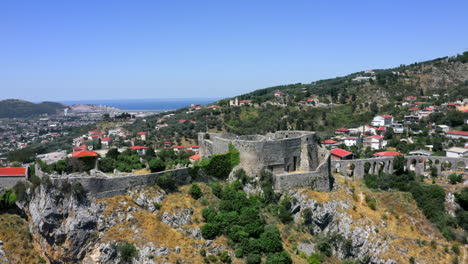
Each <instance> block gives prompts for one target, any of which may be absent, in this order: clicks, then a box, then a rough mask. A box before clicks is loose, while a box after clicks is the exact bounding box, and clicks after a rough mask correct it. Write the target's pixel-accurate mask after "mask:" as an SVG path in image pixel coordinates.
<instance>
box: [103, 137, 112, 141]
mask: <svg viewBox="0 0 468 264" xmlns="http://www.w3.org/2000/svg"><path fill="white" fill-rule="evenodd" d="M101 140H102V141H111V140H112V138H110V137H105V138H102V139H101Z"/></svg>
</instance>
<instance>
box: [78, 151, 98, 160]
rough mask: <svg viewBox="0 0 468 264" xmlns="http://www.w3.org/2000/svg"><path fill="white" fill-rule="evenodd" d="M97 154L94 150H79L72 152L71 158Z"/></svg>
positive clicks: (95, 155)
mask: <svg viewBox="0 0 468 264" xmlns="http://www.w3.org/2000/svg"><path fill="white" fill-rule="evenodd" d="M97 156H99V155H98V154H97V153H96V152H94V151H91V150H80V151H75V152H73V153H72V157H73V158H86V157H97Z"/></svg>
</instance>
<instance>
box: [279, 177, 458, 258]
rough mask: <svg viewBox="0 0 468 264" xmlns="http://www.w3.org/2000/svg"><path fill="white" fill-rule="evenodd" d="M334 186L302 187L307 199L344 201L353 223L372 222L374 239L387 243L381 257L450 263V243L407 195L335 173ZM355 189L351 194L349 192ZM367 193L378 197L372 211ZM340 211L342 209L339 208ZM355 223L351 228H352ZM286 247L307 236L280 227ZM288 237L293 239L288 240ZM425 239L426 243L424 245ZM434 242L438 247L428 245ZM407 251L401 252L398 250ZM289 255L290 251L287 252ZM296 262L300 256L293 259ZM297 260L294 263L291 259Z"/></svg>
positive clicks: (368, 223) (370, 223)
mask: <svg viewBox="0 0 468 264" xmlns="http://www.w3.org/2000/svg"><path fill="white" fill-rule="evenodd" d="M335 179H336V183H337V185H339V186H341V187H339V188H337V189H335V190H334V191H332V192H317V191H313V190H310V189H305V190H304V193H307V195H308V197H309V198H310V199H314V200H316V201H318V202H321V203H324V202H328V201H332V200H337V201H343V202H345V203H347V204H348V205H349V207H350V209H348V210H346V211H345V212H346V213H347V215H348V216H349V217H351V218H352V220H353V223H354V224H353V225H354V226H357V225H360V226H363V225H373V226H376V227H378V228H376V229H377V230H376V231H378V234H377V235H375V237H369V238H368V239H370V240H373V239H376V238H378V237H380V238H381V239H384V240H387V241H389V243H390V247H389V249H388V250H387V251H386V252H385V253H384V255H382V256H381V257H384V258H391V259H394V260H396V261H397V263H407V262H408V261H409V260H408V259H409V257H411V256H413V257H415V258H416V259H417V260H418V261H420V263H449V262H450V260H451V256H450V254H448V253H445V252H444V246H443V245H447V246H449V247H450V244H449V243H448V242H447V241H446V240H445V239H444V237H443V236H442V235H441V234H440V232H439V230H438V229H437V228H436V227H435V226H434V225H433V224H431V222H430V221H429V220H427V219H426V217H425V216H424V214H423V213H422V212H421V211H420V210H419V209H418V207H417V204H416V202H415V201H414V200H413V198H412V197H411V195H410V194H407V193H403V192H372V191H371V190H369V189H368V188H367V187H366V186H365V185H364V184H363V182H362V181H358V180H355V181H350V180H347V179H346V178H345V177H343V176H336V177H335ZM351 190H354V194H350V191H351ZM366 196H372V197H374V198H375V199H376V200H377V206H376V208H375V210H373V209H371V208H370V207H369V206H368V205H367V203H366V201H365V197H366ZM338 210H339V211H342V210H343V209H341V208H338ZM354 226H352V227H351V228H352V229H353V228H354ZM281 230H282V233H283V236H284V237H283V239H284V241H285V247H286V248H287V249H288V251H290V249H291V248H292V246H293V245H294V243H297V241H298V240H300V239H307V235H305V236H304V235H301V234H300V232H297V231H294V230H292V229H291V228H289V229H287V228H282V229H281ZM291 237H295V238H296V239H294V240H291ZM418 241H426V245H423V243H424V242H422V243H421V242H420V243H419V244H418ZM431 241H434V243H436V244H437V245H438V246H436V247H435V248H434V247H433V246H431ZM400 249H402V250H407V253H405V254H402V252H401V251H400ZM290 253H291V255H293V252H292V251H290ZM294 260H295V261H297V263H302V262H300V261H301V260H300V259H296V257H295V258H294ZM294 263H296V262H294Z"/></svg>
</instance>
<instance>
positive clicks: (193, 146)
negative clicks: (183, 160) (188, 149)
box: [192, 145, 200, 148]
mask: <svg viewBox="0 0 468 264" xmlns="http://www.w3.org/2000/svg"><path fill="white" fill-rule="evenodd" d="M199 147H200V146H199V145H192V148H199Z"/></svg>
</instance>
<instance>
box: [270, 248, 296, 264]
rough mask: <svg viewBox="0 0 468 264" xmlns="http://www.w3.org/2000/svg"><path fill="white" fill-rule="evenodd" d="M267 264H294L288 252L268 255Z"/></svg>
mask: <svg viewBox="0 0 468 264" xmlns="http://www.w3.org/2000/svg"><path fill="white" fill-rule="evenodd" d="M265 264H292V259H291V256H289V254H288V253H287V252H286V251H281V252H277V253H271V254H268V255H267V258H266V261H265Z"/></svg>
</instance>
